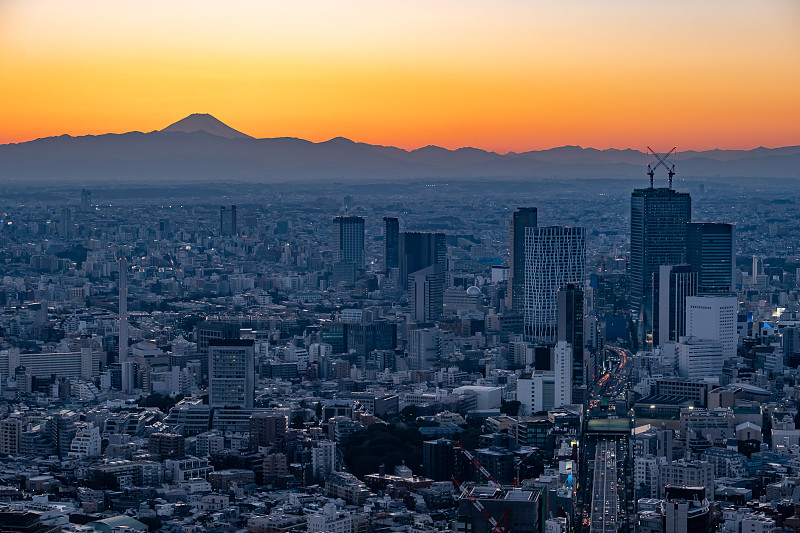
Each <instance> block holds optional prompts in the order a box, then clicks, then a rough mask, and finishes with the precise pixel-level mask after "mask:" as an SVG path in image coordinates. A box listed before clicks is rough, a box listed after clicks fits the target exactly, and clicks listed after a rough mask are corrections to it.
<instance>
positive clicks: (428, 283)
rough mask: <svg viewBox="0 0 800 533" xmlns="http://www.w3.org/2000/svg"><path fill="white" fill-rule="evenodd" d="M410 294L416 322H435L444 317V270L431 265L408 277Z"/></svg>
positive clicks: (413, 316) (438, 266) (413, 317)
mask: <svg viewBox="0 0 800 533" xmlns="http://www.w3.org/2000/svg"><path fill="white" fill-rule="evenodd" d="M408 294H409V300H410V303H411V304H412V308H411V310H412V313H411V314H412V317H411V319H412V320H413V321H414V322H433V321H434V320H436V319H437V318H439V317H440V316H441V315H442V310H443V303H444V269H443V268H442V266H441V265H431V266H429V267H426V268H423V269H422V270H417V271H416V272H412V273H411V274H409V275H408Z"/></svg>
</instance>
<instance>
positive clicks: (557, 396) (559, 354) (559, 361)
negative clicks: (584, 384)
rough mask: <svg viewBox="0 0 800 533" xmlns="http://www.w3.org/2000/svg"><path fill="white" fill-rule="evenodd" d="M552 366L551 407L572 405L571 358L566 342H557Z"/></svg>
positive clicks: (570, 351)
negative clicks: (553, 382)
mask: <svg viewBox="0 0 800 533" xmlns="http://www.w3.org/2000/svg"><path fill="white" fill-rule="evenodd" d="M553 365H554V366H555V387H554V398H553V407H561V406H562V405H569V404H571V403H572V388H573V380H572V365H573V356H572V346H571V345H569V344H568V343H567V342H566V341H558V342H557V343H556V345H555V347H554V348H553ZM581 370H583V369H582V368H581Z"/></svg>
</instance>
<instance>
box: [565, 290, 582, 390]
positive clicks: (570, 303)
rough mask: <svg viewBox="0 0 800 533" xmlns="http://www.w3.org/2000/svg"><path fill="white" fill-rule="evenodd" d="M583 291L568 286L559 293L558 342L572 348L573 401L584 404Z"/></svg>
mask: <svg viewBox="0 0 800 533" xmlns="http://www.w3.org/2000/svg"><path fill="white" fill-rule="evenodd" d="M583 307H584V306H583V289H581V288H580V286H578V285H575V284H572V283H570V284H568V285H567V286H566V287H561V289H560V290H559V291H558V340H559V341H564V342H566V343H568V344H569V345H570V346H572V401H575V402H576V403H577V402H580V403H582V402H583V400H584V396H585V391H586V379H585V372H584V368H585V361H584V357H583V348H584V342H583V337H584V323H583V322H584V320H583V316H584V315H583V313H584V310H583Z"/></svg>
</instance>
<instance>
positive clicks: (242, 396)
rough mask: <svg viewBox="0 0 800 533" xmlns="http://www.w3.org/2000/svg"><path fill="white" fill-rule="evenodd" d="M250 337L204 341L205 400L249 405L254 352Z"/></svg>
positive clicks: (214, 404) (252, 391) (221, 404)
mask: <svg viewBox="0 0 800 533" xmlns="http://www.w3.org/2000/svg"><path fill="white" fill-rule="evenodd" d="M253 345H254V343H253V340H252V339H219V340H218V339H211V340H209V341H208V404H209V405H210V406H211V407H241V408H244V409H252V408H253V400H254V394H255V372H256V368H255V353H254V348H253Z"/></svg>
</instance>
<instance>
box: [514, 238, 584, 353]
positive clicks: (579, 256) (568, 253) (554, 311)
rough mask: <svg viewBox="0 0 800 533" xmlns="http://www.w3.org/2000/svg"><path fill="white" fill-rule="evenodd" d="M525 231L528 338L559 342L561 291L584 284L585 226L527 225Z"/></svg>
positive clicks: (550, 342)
mask: <svg viewBox="0 0 800 533" xmlns="http://www.w3.org/2000/svg"><path fill="white" fill-rule="evenodd" d="M525 231H526V234H525V340H529V341H533V342H538V343H544V344H555V342H556V339H557V338H558V291H559V289H561V288H562V287H567V286H568V285H569V284H570V283H571V284H573V285H578V286H582V285H583V278H584V273H585V262H586V243H585V239H584V230H583V228H569V227H564V226H548V227H536V228H527V229H526V230H525Z"/></svg>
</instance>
